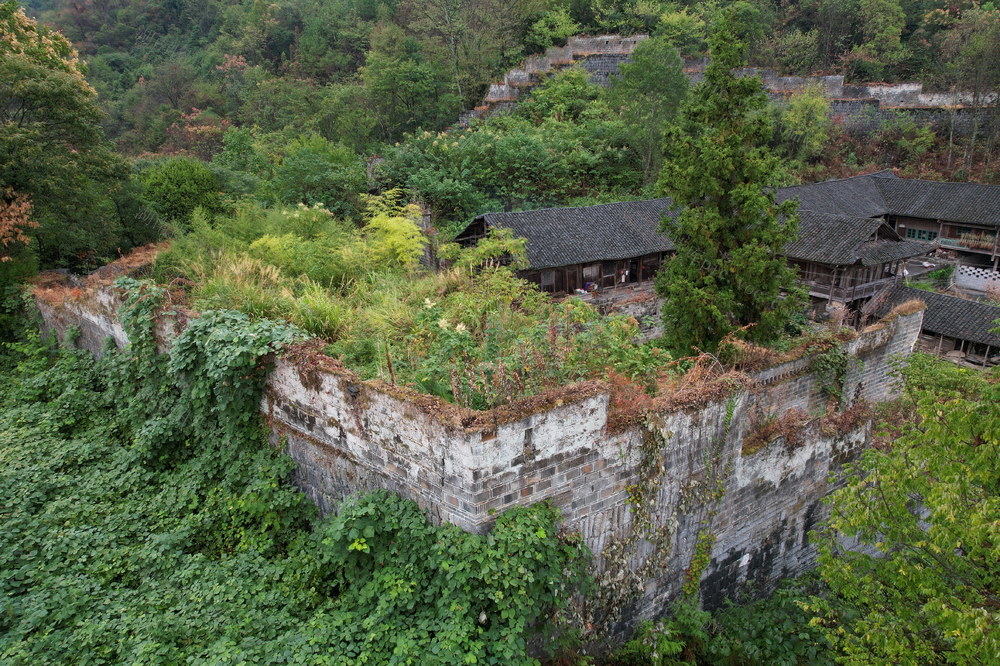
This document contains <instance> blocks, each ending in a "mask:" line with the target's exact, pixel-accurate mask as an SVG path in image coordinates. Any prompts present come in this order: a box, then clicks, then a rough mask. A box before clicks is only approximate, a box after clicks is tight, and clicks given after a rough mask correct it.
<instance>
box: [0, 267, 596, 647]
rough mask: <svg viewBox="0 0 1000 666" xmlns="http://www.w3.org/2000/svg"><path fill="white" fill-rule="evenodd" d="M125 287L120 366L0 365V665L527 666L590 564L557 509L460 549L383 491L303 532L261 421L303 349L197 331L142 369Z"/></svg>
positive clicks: (510, 519)
mask: <svg viewBox="0 0 1000 666" xmlns="http://www.w3.org/2000/svg"><path fill="white" fill-rule="evenodd" d="M119 286H121V287H122V288H124V289H127V298H126V304H125V307H124V309H123V311H122V321H123V323H124V325H125V326H126V328H127V329H128V332H129V335H130V340H131V341H132V344H131V345H130V346H129V347H128V348H126V349H125V350H123V351H116V350H113V349H109V350H108V353H107V354H106V356H105V357H104V358H103V359H102V360H99V361H95V360H93V359H92V358H90V356H89V355H87V354H86V353H83V352H77V351H68V350H55V349H53V348H51V347H49V346H48V345H46V344H44V343H42V342H41V341H40V340H39V339H38V336H37V335H34V336H29V337H27V338H26V339H25V340H23V341H21V342H19V343H17V344H15V345H13V346H11V348H10V349H9V350H7V352H6V353H5V354H2V355H0V506H2V507H4V508H3V511H2V513H0V523H2V529H3V535H4V538H3V539H0V662H3V663H5V664H6V663H10V664H35V663H47V662H51V659H52V656H53V655H58V659H59V660H60V661H65V662H66V663H94V664H101V663H135V664H163V663H189V662H190V663H261V664H266V663H281V664H285V663H308V664H356V663H398V664H405V663H420V664H435V663H438V664H454V663H498V664H499V663H502V664H508V663H514V664H517V663H531V662H533V659H531V658H530V657H529V656H528V655H527V652H528V650H527V641H528V639H529V638H530V636H531V635H532V633H534V632H537V631H548V630H552V631H556V630H558V624H559V622H560V621H561V615H560V613H561V612H562V611H563V609H564V608H565V606H566V603H567V601H568V600H569V599H570V598H571V597H572V594H573V591H574V590H575V589H576V585H577V584H578V583H580V582H581V581H583V579H584V573H583V572H584V569H585V565H586V562H587V559H586V556H585V550H584V549H583V547H582V546H581V545H580V543H579V540H578V538H577V537H574V536H572V535H563V534H560V533H559V529H558V523H559V513H558V511H557V510H555V509H554V508H552V507H550V506H548V505H544V504H542V505H537V506H535V507H531V508H518V509H514V510H511V511H508V512H506V513H504V514H503V515H501V516H500V517H499V518H498V519H497V523H496V527H495V528H494V529H493V530H492V531H491V532H490V533H489V534H487V535H472V534H467V533H465V532H462V531H461V530H459V529H458V528H456V527H453V526H441V527H437V526H434V525H432V524H430V523H429V522H428V520H427V518H426V516H425V515H424V514H423V512H422V511H421V510H420V509H419V508H418V507H417V506H416V505H415V504H414V503H412V502H410V501H407V500H404V499H401V498H399V497H397V496H395V495H392V494H389V493H385V492H378V493H373V494H370V495H364V496H359V497H355V498H353V499H352V500H351V501H349V502H348V503H346V504H345V505H344V506H342V507H341V510H340V512H339V515H337V516H335V517H329V518H326V519H320V518H318V517H317V515H316V511H315V509H314V507H313V506H312V505H311V504H309V502H308V501H306V500H305V499H304V497H303V495H302V494H301V493H299V492H298V491H297V490H296V489H295V488H294V487H293V486H292V485H290V483H289V475H290V472H291V471H292V468H293V464H292V462H291V460H290V459H289V458H288V457H287V456H285V455H283V454H282V453H281V452H280V451H278V450H276V449H275V448H274V447H272V446H270V445H269V443H268V441H267V439H266V437H265V431H264V428H263V427H262V423H261V420H260V418H259V412H258V402H259V398H260V388H261V382H262V381H263V378H264V376H265V373H266V369H267V359H268V357H269V355H271V354H274V353H280V350H281V349H282V347H283V346H284V345H286V344H288V343H289V342H292V341H294V340H296V339H297V338H298V336H299V333H298V332H297V331H296V330H295V329H294V328H291V327H288V326H286V325H281V324H275V323H272V322H266V321H251V320H249V319H248V318H246V317H245V316H243V315H239V314H235V313H231V312H206V313H203V314H202V315H201V316H199V317H198V318H197V319H193V320H191V321H190V322H187V327H186V328H185V330H184V331H183V332H182V333H181V334H180V335H179V336H178V337H177V339H176V340H175V341H174V343H173V344H172V345H170V350H169V352H170V353H169V354H158V353H156V346H157V337H156V336H155V335H154V331H153V327H152V315H153V314H154V313H155V312H157V311H158V310H160V309H162V308H163V306H164V299H165V298H166V294H165V292H163V291H162V290H159V289H157V288H154V287H150V286H149V285H145V284H141V283H137V282H134V281H123V282H120V283H119ZM177 316H179V315H177ZM161 344H163V342H162V341H161ZM544 643H545V645H549V646H552V645H556V644H557V643H555V642H553V641H551V640H547V641H544Z"/></svg>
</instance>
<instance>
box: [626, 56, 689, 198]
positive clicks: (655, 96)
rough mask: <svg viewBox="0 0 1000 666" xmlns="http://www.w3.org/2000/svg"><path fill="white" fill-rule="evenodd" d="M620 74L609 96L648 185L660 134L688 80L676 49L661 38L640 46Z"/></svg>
mask: <svg viewBox="0 0 1000 666" xmlns="http://www.w3.org/2000/svg"><path fill="white" fill-rule="evenodd" d="M620 71H621V74H620V75H619V76H618V77H617V78H616V79H615V80H614V81H613V82H612V85H611V92H610V96H609V97H610V100H611V103H612V104H613V105H614V106H615V107H617V108H619V109H621V113H622V117H623V119H624V120H625V122H626V124H627V126H628V128H629V130H630V134H631V135H632V142H633V144H634V145H635V146H636V152H638V153H639V154H640V155H641V156H642V159H643V175H644V177H645V180H646V181H647V182H651V181H652V180H655V179H656V177H657V175H658V174H659V170H660V163H661V162H662V160H663V136H664V132H665V131H666V128H667V123H669V122H670V121H671V119H673V117H674V116H675V115H676V114H677V110H678V108H679V107H680V103H681V100H682V99H683V98H684V95H685V93H686V92H687V88H688V78H687V75H686V74H684V68H683V64H682V62H681V58H680V56H679V55H678V54H677V48H676V47H675V46H674V45H673V43H672V42H671V40H669V39H667V38H665V37H653V38H651V39H647V40H646V41H644V42H642V43H640V44H639V45H638V46H637V47H636V49H635V52H634V53H633V54H632V60H631V62H628V63H624V64H622V66H621V68H620Z"/></svg>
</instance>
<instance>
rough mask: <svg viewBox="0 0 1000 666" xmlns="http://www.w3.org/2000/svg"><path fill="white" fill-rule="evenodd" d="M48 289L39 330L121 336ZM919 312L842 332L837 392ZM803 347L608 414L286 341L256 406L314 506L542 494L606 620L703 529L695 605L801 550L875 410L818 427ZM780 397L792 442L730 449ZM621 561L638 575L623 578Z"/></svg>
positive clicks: (581, 400)
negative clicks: (465, 403)
mask: <svg viewBox="0 0 1000 666" xmlns="http://www.w3.org/2000/svg"><path fill="white" fill-rule="evenodd" d="M52 294H53V291H52V290H51V289H49V292H48V294H46V293H45V289H44V288H40V289H39V290H38V292H37V293H36V302H37V303H38V307H39V310H40V312H41V315H42V319H43V322H44V323H43V327H44V329H45V330H47V331H50V332H52V333H55V334H56V335H58V336H60V337H62V336H63V334H64V333H65V332H66V331H67V330H68V328H69V327H71V326H73V327H76V328H78V329H79V333H80V334H79V336H78V337H77V339H76V344H77V345H79V346H81V347H83V348H86V349H89V350H90V351H92V352H95V353H99V351H100V349H101V347H102V344H103V341H104V339H105V338H107V337H110V338H112V339H114V340H115V342H116V343H117V344H119V345H124V344H127V338H126V336H125V333H124V331H123V330H122V328H121V325H120V324H119V323H118V320H117V316H116V314H115V313H116V310H117V307H116V306H117V302H118V299H119V297H118V295H117V294H116V293H115V289H114V288H113V287H112V286H110V285H109V284H106V283H105V284H100V285H96V286H95V285H92V286H90V287H89V288H86V289H81V290H79V292H74V293H72V294H70V295H69V296H67V297H65V298H53V297H52ZM194 316H196V315H194ZM921 321H922V311H917V312H912V313H908V314H907V313H895V315H894V316H893V317H892V318H891V319H889V320H887V321H886V323H885V324H884V325H882V326H876V327H872V329H871V330H868V331H866V332H862V333H861V334H860V335H859V336H858V338H857V339H856V340H854V341H852V342H849V343H847V344H846V345H845V350H846V351H847V352H848V354H849V355H850V356H851V358H853V359H855V362H854V363H853V364H852V365H851V366H850V369H849V370H848V372H847V373H846V375H845V376H844V377H843V382H844V386H843V395H844V396H846V398H847V402H848V403H858V404H860V403H863V402H864V403H877V402H882V401H885V400H888V399H892V398H893V397H894V395H895V394H896V392H897V391H898V388H899V387H898V386H897V385H896V384H895V381H894V379H893V377H892V374H891V373H892V360H891V359H892V357H894V356H897V355H901V356H905V355H906V354H908V353H909V352H910V351H911V350H912V349H913V346H914V344H915V342H916V340H917V337H918V334H919V331H920V326H921ZM175 328H176V319H174V318H169V317H166V318H163V320H162V323H161V324H160V328H159V329H158V330H160V332H161V334H162V335H167V336H169V335H171V334H173V333H172V332H173V331H174V330H175ZM323 359H325V360H323ZM810 364H811V357H805V358H801V359H796V360H792V361H789V362H787V363H785V364H782V365H779V366H776V367H772V368H768V369H765V370H762V371H759V372H757V373H753V374H752V375H751V376H750V379H751V380H753V381H750V382H746V383H743V384H738V383H734V384H733V385H732V386H731V387H730V388H729V389H728V390H727V391H726V392H725V393H720V394H712V395H708V396H707V397H706V399H705V400H704V401H702V402H700V403H698V404H694V403H691V402H680V403H675V404H673V406H671V407H669V408H664V409H661V410H660V411H657V412H656V413H654V414H650V415H648V417H647V418H646V419H644V420H643V421H641V422H638V423H631V424H626V425H625V427H623V428H611V427H609V421H610V420H611V416H612V414H611V411H612V405H611V402H612V400H611V394H610V392H609V390H608V388H607V386H606V385H604V384H603V383H602V382H586V383H583V384H578V385H575V386H570V387H566V388H564V389H560V390H558V391H554V392H552V393H549V394H545V395H542V396H536V397H535V398H532V399H530V400H529V401H526V402H524V403H519V404H518V405H515V406H511V407H507V408H499V409H496V410H492V411H490V412H474V411H472V410H467V409H463V408H459V407H456V406H454V405H450V404H448V403H445V402H444V401H441V400H438V399H437V398H432V397H430V396H421V395H420V394H417V393H416V392H413V391H410V390H408V389H403V388H400V387H393V386H389V385H386V384H384V383H382V382H378V381H361V380H360V379H359V378H358V376H357V375H356V374H354V373H353V372H351V371H350V370H348V369H346V368H343V367H342V366H341V365H340V364H339V362H337V361H335V360H333V359H330V358H328V357H322V358H318V357H317V355H316V354H314V353H308V350H307V351H306V352H303V351H302V350H299V352H298V353H297V352H296V351H295V350H293V352H292V353H290V354H288V355H286V356H285V357H283V358H279V359H278V360H277V361H276V362H275V365H274V368H273V370H272V371H271V372H270V374H269V376H268V378H267V382H266V389H265V392H264V396H263V398H262V402H261V411H262V413H263V415H264V418H265V420H266V422H267V423H268V424H269V426H270V428H271V431H272V441H273V442H274V443H275V444H276V445H282V446H284V447H285V448H286V450H287V452H288V454H289V455H290V456H291V458H292V459H293V460H294V461H295V463H296V471H295V473H294V480H295V483H296V484H297V485H298V486H299V487H300V488H301V489H302V490H303V492H304V493H305V494H306V495H307V496H308V497H309V498H310V499H311V500H312V501H314V502H315V503H316V504H317V505H318V506H319V507H320V508H321V510H322V511H324V512H330V511H336V508H337V505H338V504H339V502H340V501H341V500H342V499H344V498H345V497H347V496H348V495H350V494H352V493H356V492H360V491H365V490H370V489H376V488H385V489H389V490H391V491H394V492H397V493H399V494H400V495H402V496H404V497H407V498H410V499H413V500H414V501H416V502H417V503H418V504H419V505H420V506H421V507H422V508H423V509H424V510H426V511H427V512H428V514H429V515H430V516H431V517H432V518H433V519H434V520H437V521H447V522H451V523H453V524H456V525H458V526H459V527H461V528H463V529H465V530H468V531H472V532H484V531H486V530H488V529H489V528H490V527H491V526H492V524H493V522H494V520H495V517H496V515H497V514H498V513H499V512H502V511H504V510H506V509H508V508H511V507H513V506H518V505H525V504H532V503H535V502H538V501H542V500H548V501H551V502H552V503H553V504H555V505H556V506H558V507H559V508H560V509H561V510H562V512H563V515H564V519H565V525H566V527H567V528H568V529H571V530H579V531H580V533H581V534H582V536H583V538H584V541H585V542H586V544H587V545H588V546H589V547H590V549H591V550H592V552H593V553H594V554H595V571H597V572H598V574H599V576H598V578H599V581H604V582H605V583H606V590H605V591H606V592H608V594H606V595H604V596H600V595H599V596H600V598H601V599H602V603H605V602H607V603H609V604H610V605H611V606H613V607H614V608H615V611H614V612H607V611H605V612H604V613H603V615H602V616H603V617H605V618H606V619H607V622H608V623H610V624H608V626H607V627H606V628H607V629H608V630H614V629H615V628H616V627H617V625H615V624H614V623H615V622H623V623H625V624H630V623H632V622H633V621H635V620H637V619H639V618H642V617H649V616H652V615H655V614H658V613H660V612H662V611H663V610H664V609H665V608H666V607H667V606H668V605H669V603H670V602H671V601H672V600H673V599H674V598H676V597H677V596H678V595H679V594H680V593H681V587H682V585H683V583H684V580H685V575H686V574H685V571H686V570H688V569H689V567H690V566H691V563H692V558H693V557H694V551H695V547H696V544H697V543H698V542H699V539H701V538H702V535H703V534H704V533H706V531H707V532H710V533H711V534H712V537H713V541H712V548H711V553H710V558H709V561H708V563H707V564H706V566H705V567H704V569H703V570H702V571H701V572H700V574H699V576H698V579H697V580H696V581H695V584H696V585H700V591H701V595H702V597H703V599H704V601H705V603H706V605H708V606H713V605H718V604H721V603H722V602H723V599H724V598H725V597H727V596H731V595H734V594H735V593H736V592H737V591H738V590H739V589H740V588H741V586H743V585H744V584H745V583H746V582H747V581H750V580H753V581H754V582H755V584H756V588H757V589H759V590H767V589H769V588H770V587H772V586H773V585H775V584H776V583H777V582H778V581H779V580H780V579H781V578H783V577H785V576H789V575H795V574H798V573H801V572H803V571H804V570H805V569H807V568H808V567H810V566H811V565H812V563H813V561H814V558H815V550H814V548H813V547H812V546H811V545H810V543H809V540H808V532H809V530H810V529H812V527H813V526H814V525H815V524H816V522H817V521H818V520H820V519H822V517H823V516H824V515H825V514H824V509H823V505H822V504H821V503H820V500H821V499H822V497H823V496H825V495H826V494H827V492H828V491H829V489H830V487H829V484H828V479H829V477H830V475H831V473H833V472H836V470H837V469H839V467H840V466H841V465H842V464H843V462H845V461H846V460H849V459H851V457H852V456H853V455H855V454H856V452H857V451H859V450H860V449H862V448H863V447H864V446H865V445H866V443H867V438H868V432H869V427H870V424H869V423H868V422H864V423H861V424H859V425H857V427H854V429H853V430H852V431H851V432H843V433H837V434H835V435H834V436H829V435H827V434H824V433H823V432H822V429H821V428H819V427H818V424H819V422H820V421H821V419H822V418H823V416H824V415H826V414H828V413H829V412H830V410H831V409H832V405H831V402H830V398H829V392H828V391H827V390H826V388H827V387H824V385H823V381H824V380H823V378H821V377H819V376H818V375H817V374H816V373H814V372H812V371H811V365H810ZM657 404H660V405H671V404H672V403H670V401H669V400H665V401H659V402H658V403H657ZM793 410H798V411H793ZM789 413H794V414H798V413H801V414H803V415H805V416H806V417H808V418H807V420H806V421H804V422H803V425H802V433H801V435H802V436H801V437H799V438H797V441H796V442H790V441H786V440H785V439H782V438H779V439H776V440H775V441H772V442H766V443H765V445H764V446H762V447H760V448H757V449H755V450H754V452H752V453H744V452H743V441H744V439H745V438H746V437H747V436H748V435H750V434H752V433H753V432H755V429H758V428H760V427H761V424H763V423H765V422H766V421H767V420H769V419H775V418H780V417H782V416H785V415H786V414H789ZM644 503H645V504H646V506H647V509H642V508H641V507H642V505H643V504H644ZM623 544H626V545H627V546H628V548H627V549H626V548H625V547H624V546H623ZM623 550H624V551H627V553H626V554H625V555H622V552H623ZM621 576H625V577H626V578H628V577H629V576H631V577H632V578H633V579H634V581H633V582H634V583H635V584H634V585H632V586H631V587H630V586H623V585H622V584H621V583H620V581H621V580H622V578H621ZM615 581H618V582H615ZM619 588H622V589H619ZM625 588H627V589H625ZM609 590H610V592H609ZM611 592H614V594H612V593H611ZM619 593H621V594H622V595H624V596H621V598H618V597H615V599H616V601H615V602H614V603H610V602H608V599H609V598H610V597H609V596H608V595H609V594H610V595H611V596H614V595H617V594H619ZM623 626H624V625H623ZM618 628H620V627H618Z"/></svg>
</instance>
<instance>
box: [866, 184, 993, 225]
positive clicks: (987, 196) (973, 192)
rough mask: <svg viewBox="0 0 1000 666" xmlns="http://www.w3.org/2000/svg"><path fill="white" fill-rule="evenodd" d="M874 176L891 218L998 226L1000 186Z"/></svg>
mask: <svg viewBox="0 0 1000 666" xmlns="http://www.w3.org/2000/svg"><path fill="white" fill-rule="evenodd" d="M875 176H876V177H875V178H872V180H873V181H874V182H875V184H876V186H877V187H878V189H879V191H880V192H881V193H882V196H883V198H884V200H885V205H886V208H887V209H888V211H889V212H890V213H892V214H893V215H905V216H907V217H922V218H928V219H931V220H944V221H946V222H959V223H962V222H964V223H966V224H981V225H985V226H991V227H1000V185H980V184H979V183H939V182H935V181H930V180H909V179H902V178H888V177H886V176H885V175H884V174H881V173H880V174H875Z"/></svg>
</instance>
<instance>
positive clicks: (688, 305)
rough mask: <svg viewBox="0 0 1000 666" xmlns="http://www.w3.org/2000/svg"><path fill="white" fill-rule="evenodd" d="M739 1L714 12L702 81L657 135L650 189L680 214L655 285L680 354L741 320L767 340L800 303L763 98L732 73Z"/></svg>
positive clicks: (741, 50)
mask: <svg viewBox="0 0 1000 666" xmlns="http://www.w3.org/2000/svg"><path fill="white" fill-rule="evenodd" d="M740 4H742V3H740ZM740 4H737V5H733V6H732V7H731V8H728V9H726V10H725V11H724V12H723V13H722V14H721V16H720V18H719V20H718V22H717V23H716V25H715V29H714V31H713V33H712V36H711V38H710V40H709V42H710V46H711V49H712V62H711V64H710V65H709V67H708V68H707V70H706V71H705V80H704V81H703V82H702V83H700V84H699V85H698V86H696V87H695V88H694V89H693V91H692V94H691V95H690V96H689V97H688V99H687V101H686V102H685V103H684V106H683V107H682V111H681V116H680V119H679V121H678V123H677V124H676V125H675V126H672V127H671V128H669V129H668V130H667V133H666V140H665V153H666V159H665V162H664V165H663V171H662V173H661V176H660V181H659V184H658V188H659V189H660V191H661V192H663V193H664V194H667V195H669V196H670V197H672V198H673V200H674V204H675V206H676V207H677V208H678V210H679V214H678V216H677V217H676V218H675V219H674V218H666V219H665V220H664V222H663V230H664V231H665V232H666V233H667V234H668V235H669V236H670V238H671V239H673V241H674V243H675V244H676V246H677V254H676V255H675V256H674V257H672V258H671V259H670V260H668V261H667V263H666V265H665V266H664V268H663V269H662V270H661V271H660V273H659V275H658V276H657V289H658V290H659V292H660V293H661V294H662V295H663V296H664V297H665V299H666V300H665V302H664V306H663V321H664V337H665V339H666V342H667V344H668V345H669V346H670V347H671V348H672V349H673V351H674V352H675V353H677V354H681V355H687V354H690V353H691V351H692V348H693V347H695V346H697V347H698V348H700V349H704V350H713V349H715V347H716V346H717V344H718V343H719V341H720V340H721V339H722V338H723V337H724V336H725V335H726V334H727V333H729V332H730V331H733V330H734V329H736V328H739V327H742V326H746V325H750V324H752V325H753V326H752V328H751V329H750V331H749V336H750V337H751V339H754V340H757V341H768V340H771V339H773V338H774V337H775V336H776V335H778V334H779V333H780V332H782V330H783V329H784V327H785V325H786V324H787V322H788V321H789V319H790V318H791V316H792V315H793V314H794V313H795V312H796V311H797V310H798V309H799V307H800V304H801V302H802V292H801V290H800V289H799V288H798V287H797V286H796V276H795V272H794V271H793V270H792V269H791V268H790V267H789V266H788V263H787V262H786V260H785V258H784V256H783V251H784V246H785V244H786V243H787V242H788V241H789V240H791V239H792V238H794V236H795V234H796V233H797V228H798V219H797V217H796V215H795V203H794V202H785V203H782V204H778V203H776V201H775V187H776V186H777V185H778V184H779V181H780V179H781V175H782V170H781V167H780V164H779V162H778V160H777V158H776V157H775V156H774V155H773V154H771V152H770V151H769V149H768V148H767V143H768V140H769V139H770V138H771V133H772V129H771V125H770V123H769V121H768V118H767V114H766V108H767V103H768V100H767V94H766V93H765V92H764V88H763V86H762V85H761V81H760V79H759V78H756V77H744V78H738V77H737V76H735V75H734V74H733V70H734V69H736V68H739V67H742V66H744V65H745V64H746V54H747V41H746V40H745V38H744V37H742V34H744V32H745V30H744V28H743V26H742V24H741V21H740V20H739V18H738V17H739V16H740V13H741V12H743V11H745V8H743V7H741V6H740Z"/></svg>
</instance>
